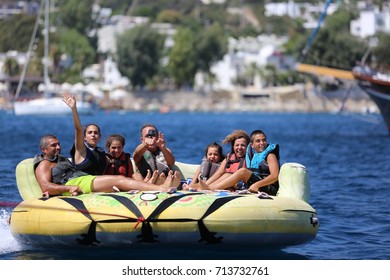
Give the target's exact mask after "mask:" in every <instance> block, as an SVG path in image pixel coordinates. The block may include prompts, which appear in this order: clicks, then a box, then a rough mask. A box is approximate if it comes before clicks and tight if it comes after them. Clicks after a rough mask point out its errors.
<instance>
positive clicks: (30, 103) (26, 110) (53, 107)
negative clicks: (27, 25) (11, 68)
mask: <svg viewBox="0 0 390 280" xmlns="http://www.w3.org/2000/svg"><path fill="white" fill-rule="evenodd" d="M49 2H50V1H49V0H45V4H44V5H42V7H41V8H40V10H39V13H38V15H37V21H36V24H35V27H34V31H33V34H32V36H31V41H30V45H29V50H28V56H27V57H28V59H27V62H26V63H25V65H24V67H23V71H22V75H21V78H20V80H19V84H18V88H17V90H16V94H15V99H16V101H14V103H13V108H14V113H15V115H17V116H20V115H61V114H70V113H71V110H70V109H69V107H68V106H67V105H66V104H65V103H64V102H63V101H62V98H61V97H58V96H56V95H55V94H49V87H50V78H49V69H48V62H49ZM43 8H44V11H45V13H44V14H45V17H44V19H45V29H44V39H45V44H44V58H43V68H44V70H43V76H44V84H45V88H44V95H43V97H37V98H33V99H31V100H21V101H19V100H18V98H19V93H20V91H21V88H22V85H23V82H24V77H25V75H26V71H27V67H28V62H29V59H30V55H31V53H32V48H33V42H34V41H35V36H36V32H37V27H38V23H39V18H40V17H41V14H42V11H43ZM77 109H78V111H79V113H80V114H90V113H92V111H93V110H92V109H93V106H92V105H91V104H90V103H89V102H86V101H83V100H78V101H77Z"/></svg>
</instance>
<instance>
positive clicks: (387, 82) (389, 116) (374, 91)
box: [352, 66, 390, 133]
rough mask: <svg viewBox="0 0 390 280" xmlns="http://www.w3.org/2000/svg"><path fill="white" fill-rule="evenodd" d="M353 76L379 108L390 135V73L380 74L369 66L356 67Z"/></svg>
mask: <svg viewBox="0 0 390 280" xmlns="http://www.w3.org/2000/svg"><path fill="white" fill-rule="evenodd" d="M352 74H353V76H354V77H355V79H356V80H357V81H358V85H359V87H360V88H361V89H363V90H364V91H365V92H366V93H367V94H368V95H369V96H370V98H371V99H372V100H373V101H374V102H375V104H376V105H377V106H378V108H379V111H380V112H381V114H382V116H383V119H384V121H385V124H386V126H387V130H388V132H389V133H390V72H378V71H375V70H373V69H371V68H369V67H367V66H356V67H355V68H354V69H353V70H352Z"/></svg>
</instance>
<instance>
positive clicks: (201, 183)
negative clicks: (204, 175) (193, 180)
mask: <svg viewBox="0 0 390 280" xmlns="http://www.w3.org/2000/svg"><path fill="white" fill-rule="evenodd" d="M200 176H201V175H199V178H198V180H199V182H198V184H199V186H200V189H202V190H209V189H210V188H209V186H208V185H207V184H206V182H205V181H203V180H202V179H201V178H200Z"/></svg>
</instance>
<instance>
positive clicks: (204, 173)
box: [200, 158, 221, 180]
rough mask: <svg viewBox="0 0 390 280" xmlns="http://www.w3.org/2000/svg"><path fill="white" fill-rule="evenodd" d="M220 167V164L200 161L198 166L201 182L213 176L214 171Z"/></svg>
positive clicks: (205, 160)
mask: <svg viewBox="0 0 390 280" xmlns="http://www.w3.org/2000/svg"><path fill="white" fill-rule="evenodd" d="M220 165H221V163H220V162H219V163H215V162H211V161H209V160H207V159H206V158H204V159H203V160H202V163H201V164H200V176H201V178H202V180H207V179H208V178H210V177H211V176H213V174H214V173H215V171H217V170H218V168H219V166H220Z"/></svg>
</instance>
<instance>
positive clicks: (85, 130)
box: [84, 123, 102, 136]
mask: <svg viewBox="0 0 390 280" xmlns="http://www.w3.org/2000/svg"><path fill="white" fill-rule="evenodd" d="M91 125H93V126H96V128H97V129H98V132H99V136H102V133H101V131H100V127H99V126H98V125H97V124H96V123H89V124H87V125H86V126H85V127H84V136H86V135H87V129H88V127H90V126H91Z"/></svg>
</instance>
